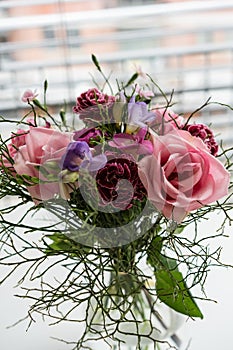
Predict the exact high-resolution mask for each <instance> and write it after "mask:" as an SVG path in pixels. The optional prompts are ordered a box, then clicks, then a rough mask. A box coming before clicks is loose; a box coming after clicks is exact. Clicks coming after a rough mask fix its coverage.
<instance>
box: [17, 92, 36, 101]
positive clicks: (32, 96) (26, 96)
mask: <svg viewBox="0 0 233 350" xmlns="http://www.w3.org/2000/svg"><path fill="white" fill-rule="evenodd" d="M37 96H38V94H37V93H36V90H34V92H33V91H32V90H30V89H28V90H26V91H24V94H23V96H22V99H21V100H22V101H23V102H28V101H33V100H34V99H35V98H36V97H37Z"/></svg>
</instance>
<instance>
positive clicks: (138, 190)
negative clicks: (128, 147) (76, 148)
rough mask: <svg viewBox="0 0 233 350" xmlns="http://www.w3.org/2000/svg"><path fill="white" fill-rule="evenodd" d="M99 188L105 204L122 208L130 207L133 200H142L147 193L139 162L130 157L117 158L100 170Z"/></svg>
mask: <svg viewBox="0 0 233 350" xmlns="http://www.w3.org/2000/svg"><path fill="white" fill-rule="evenodd" d="M96 183H97V188H98V191H99V193H100V196H101V199H102V201H103V203H102V204H103V205H104V204H111V205H112V206H113V207H115V208H119V209H121V210H125V209H129V208H130V207H132V205H133V203H132V202H133V200H139V201H142V200H143V199H144V197H145V195H146V189H145V187H144V186H143V184H142V182H141V180H140V178H139V176H138V168H137V164H136V163H135V162H134V161H133V160H131V159H129V158H123V157H122V158H115V159H111V160H109V161H108V162H107V163H106V165H105V166H104V167H103V168H102V169H100V170H98V173H97V176H96Z"/></svg>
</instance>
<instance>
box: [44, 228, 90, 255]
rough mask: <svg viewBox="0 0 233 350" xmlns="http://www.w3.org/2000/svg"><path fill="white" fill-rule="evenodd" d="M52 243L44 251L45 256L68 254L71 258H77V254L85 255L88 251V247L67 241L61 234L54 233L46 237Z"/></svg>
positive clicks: (70, 240)
mask: <svg viewBox="0 0 233 350" xmlns="http://www.w3.org/2000/svg"><path fill="white" fill-rule="evenodd" d="M46 237H47V238H49V239H50V240H51V241H52V243H51V244H49V245H47V248H46V250H45V252H46V254H48V255H50V254H57V253H64V252H65V253H69V254H71V255H72V256H79V254H86V253H88V252H89V251H90V248H89V247H86V246H83V245H81V244H79V243H76V242H75V241H73V240H72V239H69V238H68V237H67V236H66V235H64V234H62V233H59V232H58V233H54V234H52V235H47V236H46Z"/></svg>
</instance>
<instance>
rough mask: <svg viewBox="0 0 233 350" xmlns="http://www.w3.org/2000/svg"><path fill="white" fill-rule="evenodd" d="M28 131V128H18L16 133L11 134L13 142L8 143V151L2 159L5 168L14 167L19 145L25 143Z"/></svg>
mask: <svg viewBox="0 0 233 350" xmlns="http://www.w3.org/2000/svg"><path fill="white" fill-rule="evenodd" d="M27 133H28V130H23V129H18V130H17V131H16V132H15V133H12V134H11V143H9V144H8V145H7V151H4V152H3V157H2V159H1V163H2V164H3V166H4V167H5V168H12V166H13V165H12V162H13V159H14V157H15V155H16V153H17V151H18V149H19V147H21V146H23V145H25V137H26V135H27ZM11 170H13V169H11Z"/></svg>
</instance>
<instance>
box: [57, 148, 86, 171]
mask: <svg viewBox="0 0 233 350" xmlns="http://www.w3.org/2000/svg"><path fill="white" fill-rule="evenodd" d="M91 158H92V155H91V151H90V148H89V146H88V144H87V143H86V142H85V141H74V142H70V143H69V145H68V146H67V149H66V152H65V154H64V155H63V157H62V159H61V167H62V169H63V170H64V169H68V170H70V171H78V170H79V168H80V165H81V164H82V162H83V161H84V159H88V160H90V159H91Z"/></svg>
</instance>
